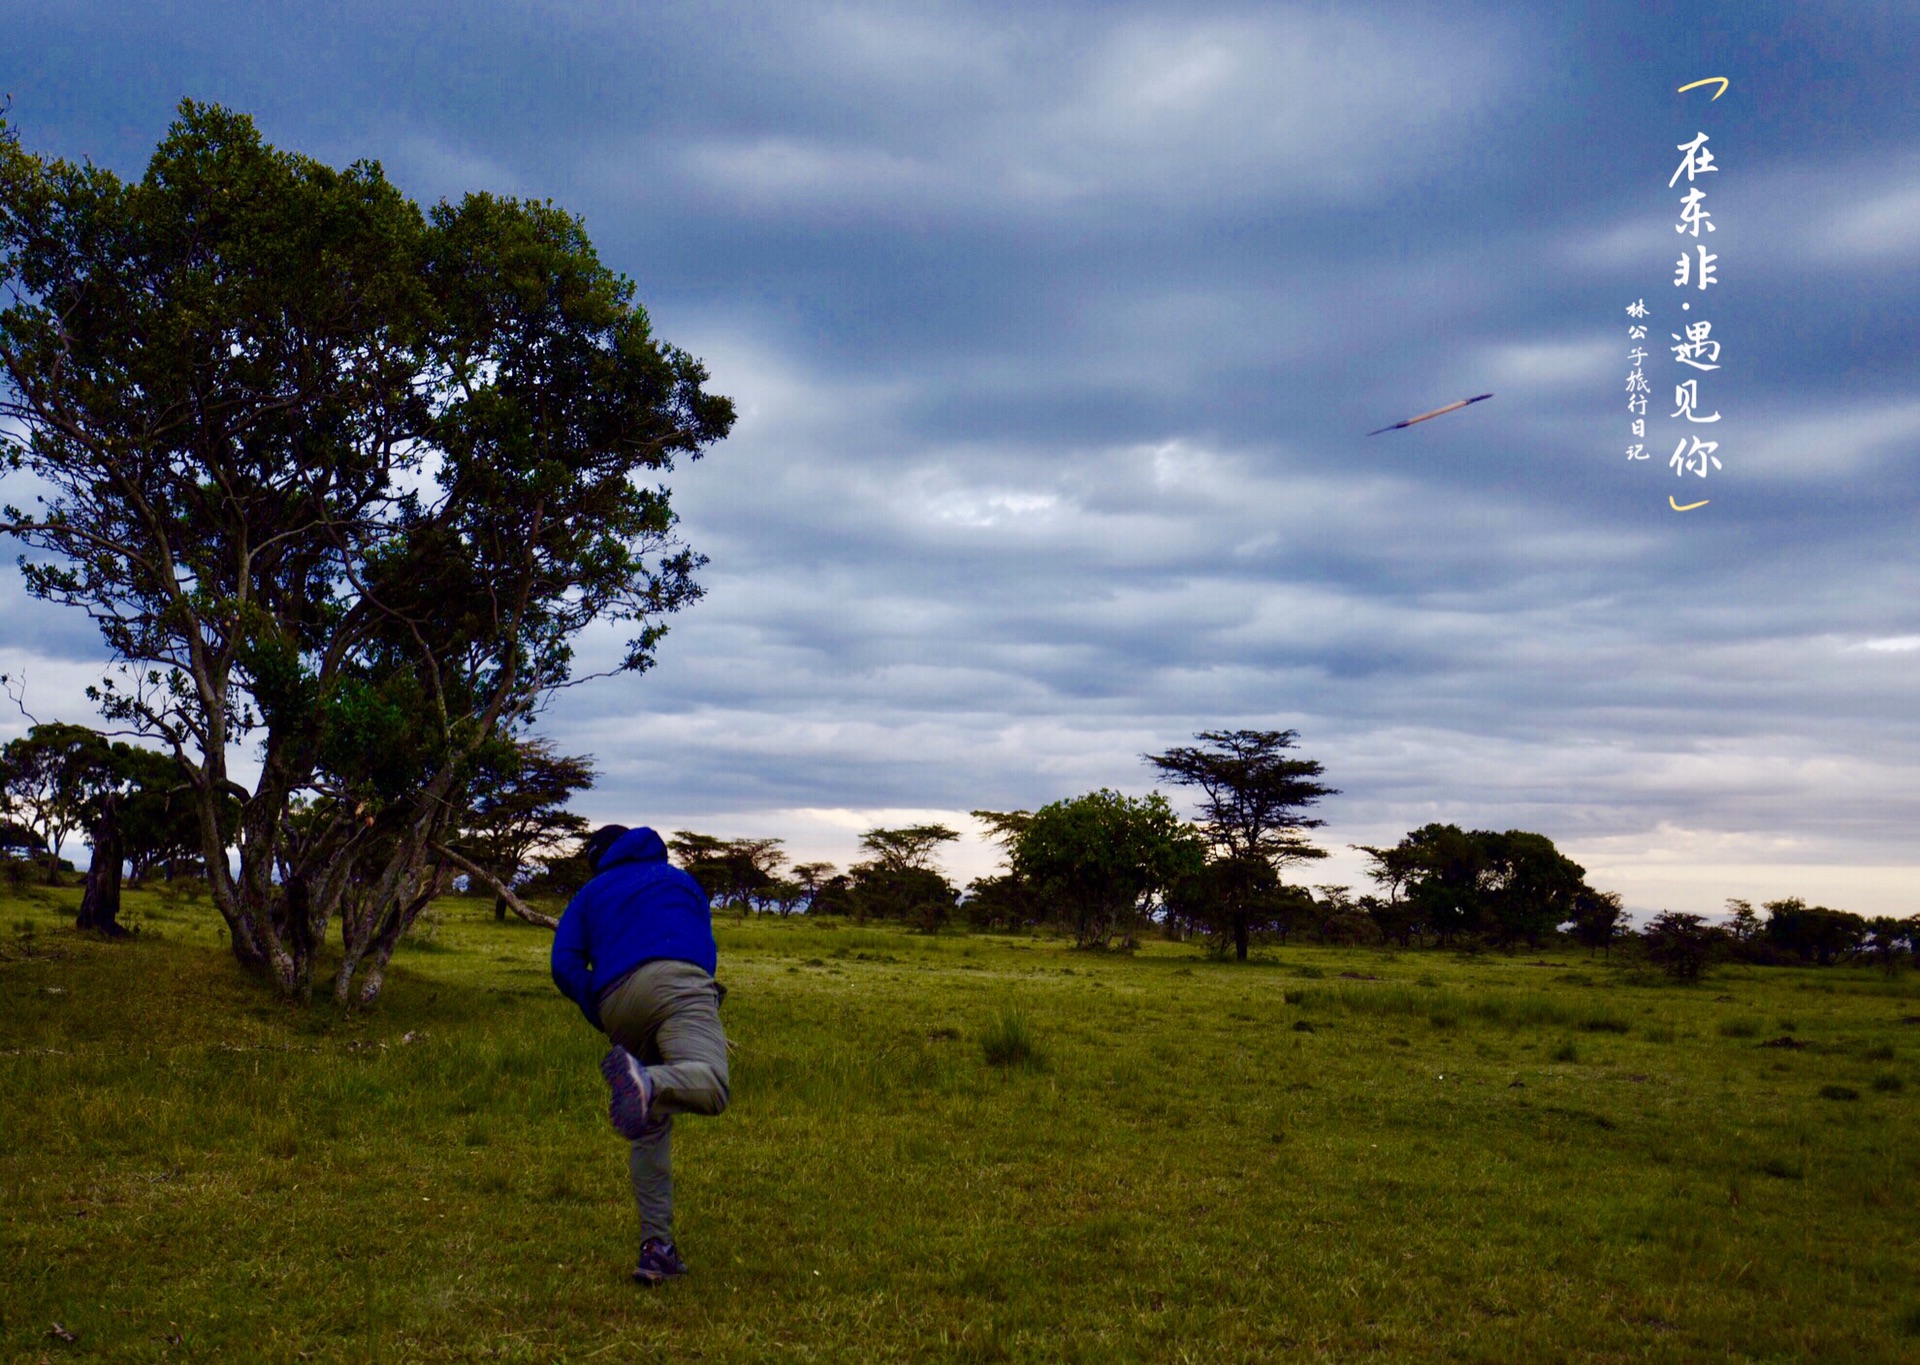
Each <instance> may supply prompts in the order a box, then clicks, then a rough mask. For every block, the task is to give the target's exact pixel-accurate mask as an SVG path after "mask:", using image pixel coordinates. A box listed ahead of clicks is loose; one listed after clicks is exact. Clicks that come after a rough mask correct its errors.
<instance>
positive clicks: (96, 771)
mask: <svg viewBox="0 0 1920 1365" xmlns="http://www.w3.org/2000/svg"><path fill="white" fill-rule="evenodd" d="M112 775H113V746H112V744H111V743H110V742H109V741H108V740H107V738H106V737H105V736H104V735H102V734H101V733H100V732H99V731H98V730H93V729H90V728H88V727H87V726H85V725H69V724H67V723H66V722H64V721H50V722H47V723H46V724H36V725H34V726H32V727H30V728H29V729H28V731H27V733H26V734H24V735H22V736H20V737H19V738H18V739H12V740H8V741H7V744H6V747H5V748H3V749H0V817H4V818H5V819H6V820H7V821H8V823H9V824H11V825H13V826H14V827H15V828H16V829H19V830H22V831H25V832H27V833H29V834H31V835H33V837H34V838H35V839H36V840H37V841H38V843H39V849H38V855H39V857H40V859H41V861H42V864H43V870H44V875H45V878H46V880H47V882H48V883H49V884H51V883H54V882H56V881H58V880H59V871H60V850H61V848H62V847H63V846H64V845H65V844H66V842H67V840H68V839H70V838H73V837H74V836H75V835H78V834H80V833H82V832H83V831H85V829H86V828H87V818H88V815H89V812H90V811H91V810H92V809H93V808H94V806H95V804H96V803H97V801H98V799H99V796H100V793H101V792H102V791H103V790H105V789H106V787H107V786H109V785H110V784H111V782H112Z"/></svg>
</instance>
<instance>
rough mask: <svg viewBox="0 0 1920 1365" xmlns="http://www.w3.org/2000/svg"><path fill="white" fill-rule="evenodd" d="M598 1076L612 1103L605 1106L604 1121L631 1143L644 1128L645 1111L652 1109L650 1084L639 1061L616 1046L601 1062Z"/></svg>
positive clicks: (645, 1071) (618, 1045) (645, 1120)
mask: <svg viewBox="0 0 1920 1365" xmlns="http://www.w3.org/2000/svg"><path fill="white" fill-rule="evenodd" d="M600 1074H601V1075H603V1076H605V1077H606V1078H607V1084H608V1086H610V1087H611V1088H612V1090H613V1099H612V1101H611V1102H609V1103H608V1105H607V1117H608V1118H609V1119H611V1120H612V1121H613V1126H614V1130H615V1131H616V1132H618V1133H619V1134H620V1136H621V1137H623V1138H625V1139H626V1140H627V1141H628V1142H632V1141H633V1140H634V1139H635V1138H637V1137H639V1136H640V1131H641V1129H643V1128H645V1127H646V1126H647V1111H648V1110H650V1109H652V1108H653V1082H652V1081H649V1080H648V1079H647V1070H646V1068H645V1067H643V1066H641V1065H640V1059H639V1058H638V1057H636V1056H634V1055H633V1054H632V1053H631V1052H628V1051H627V1050H626V1049H625V1048H623V1047H621V1046H620V1044H618V1043H615V1044H614V1045H613V1047H612V1049H611V1050H610V1051H609V1052H608V1053H607V1055H606V1056H604V1057H602V1058H601V1059H600Z"/></svg>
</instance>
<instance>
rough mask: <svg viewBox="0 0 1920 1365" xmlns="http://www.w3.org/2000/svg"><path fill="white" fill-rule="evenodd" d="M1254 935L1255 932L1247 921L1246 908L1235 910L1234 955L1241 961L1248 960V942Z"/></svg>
mask: <svg viewBox="0 0 1920 1365" xmlns="http://www.w3.org/2000/svg"><path fill="white" fill-rule="evenodd" d="M1252 937H1253V934H1252V930H1251V927H1250V926H1249V925H1248V923H1247V912H1246V911H1245V910H1236V911H1234V912H1233V955H1234V957H1235V958H1236V959H1237V960H1239V961H1241V962H1245V961H1246V960H1247V944H1248V940H1249V939H1251V938H1252Z"/></svg>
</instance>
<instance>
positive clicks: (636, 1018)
mask: <svg viewBox="0 0 1920 1365" xmlns="http://www.w3.org/2000/svg"><path fill="white" fill-rule="evenodd" d="M600 1018H601V1021H602V1023H604V1024H605V1025H606V1030H607V1036H608V1037H609V1038H611V1039H612V1040H613V1041H614V1042H616V1043H619V1044H620V1045H621V1046H622V1047H624V1048H626V1050H627V1051H629V1052H631V1053H632V1054H633V1055H634V1056H636V1057H638V1058H639V1059H640V1060H641V1062H642V1063H643V1064H645V1066H646V1070H647V1079H648V1081H649V1082H651V1083H652V1086H653V1104H654V1106H655V1109H656V1111H657V1112H659V1113H662V1114H707V1115H712V1114H718V1113H720V1112H721V1111H722V1110H724V1109H725V1108H726V1107H727V1101H728V1099H729V1097H730V1093H731V1092H730V1090H729V1087H728V1080H727V1035H726V1033H725V1031H724V1030H723V1029H722V1028H721V1027H720V992H719V988H718V987H717V986H715V985H714V982H713V978H712V977H710V976H708V975H707V974H706V972H704V971H702V970H701V969H700V968H698V967H696V966H694V965H693V964H692V963H691V962H678V961H673V960H669V959H666V958H662V959H659V960H658V961H654V962H644V963H642V964H641V965H640V966H638V967H636V968H634V969H633V971H632V972H630V973H628V975H627V977H626V979H625V980H623V981H622V982H620V984H619V985H617V986H615V987H614V988H613V989H612V990H611V991H609V992H608V993H607V995H606V997H605V998H604V999H603V1000H601V1002H600Z"/></svg>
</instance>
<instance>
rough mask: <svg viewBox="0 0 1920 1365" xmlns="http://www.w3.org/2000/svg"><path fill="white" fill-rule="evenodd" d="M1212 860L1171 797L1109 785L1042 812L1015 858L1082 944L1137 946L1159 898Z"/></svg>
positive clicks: (1024, 828)
mask: <svg viewBox="0 0 1920 1365" xmlns="http://www.w3.org/2000/svg"><path fill="white" fill-rule="evenodd" d="M1205 859H1206V853H1205V845H1204V843H1203V842H1202V839H1201V837H1200V835H1199V833H1198V831H1196V830H1194V829H1193V828H1192V827H1191V826H1189V825H1187V824H1186V823H1185V822H1184V821H1182V820H1181V819H1180V817H1179V816H1177V815H1175V814H1174V813H1173V808H1172V807H1171V806H1169V805H1168V804H1167V800H1166V798H1165V797H1164V796H1161V795H1160V794H1159V793H1158V792H1155V793H1153V794H1152V795H1150V796H1145V797H1131V796H1123V795H1121V794H1120V793H1119V792H1116V791H1108V790H1106V789H1104V788H1103V789H1102V790H1100V791H1097V792H1090V793H1088V794H1087V795H1085V796H1079V797H1075V798H1073V799H1072V800H1070V801H1055V802H1053V803H1052V804H1051V805H1047V806H1042V807H1041V808H1040V809H1039V810H1037V811H1035V812H1034V813H1033V814H1032V815H1031V816H1030V817H1028V818H1027V819H1026V820H1025V821H1024V822H1023V823H1022V825H1021V827H1020V830H1019V833H1018V835H1017V836H1015V838H1014V840H1013V845H1012V856H1011V859H1010V861H1011V864H1012V871H1013V873H1014V875H1015V876H1016V877H1018V878H1019V879H1020V881H1021V882H1022V883H1023V884H1024V885H1026V886H1029V887H1031V888H1033V889H1034V890H1035V891H1036V892H1037V893H1038V894H1039V895H1040V896H1042V897H1044V898H1046V899H1047V900H1050V901H1052V902H1053V903H1054V905H1055V906H1057V907H1058V909H1059V910H1060V911H1062V912H1064V917H1065V918H1066V919H1067V921H1068V922H1069V923H1070V924H1071V925H1072V927H1073V933H1074V942H1075V943H1076V944H1078V945H1079V946H1080V947H1082V948H1092V947H1099V948H1104V947H1106V946H1107V945H1108V944H1109V943H1110V942H1112V941H1113V940H1114V938H1115V937H1116V936H1117V937H1118V938H1119V939H1120V941H1121V943H1122V944H1123V945H1125V946H1129V947H1130V946H1132V944H1133V942H1134V934H1135V930H1136V927H1137V926H1138V924H1139V921H1140V920H1141V918H1142V917H1143V916H1144V915H1145V914H1146V913H1147V912H1148V911H1149V910H1150V908H1151V903H1152V902H1153V900H1154V899H1155V898H1157V897H1158V896H1159V895H1161V894H1162V893H1163V892H1165V891H1166V890H1167V889H1168V888H1169V887H1170V886H1172V885H1173V884H1174V883H1175V882H1176V881H1177V880H1178V879H1179V878H1181V877H1182V876H1186V875H1190V874H1191V873H1192V872H1193V871H1195V870H1197V869H1198V868H1199V867H1200V866H1201V865H1202V864H1203V863H1204V862H1205Z"/></svg>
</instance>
